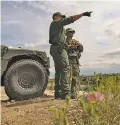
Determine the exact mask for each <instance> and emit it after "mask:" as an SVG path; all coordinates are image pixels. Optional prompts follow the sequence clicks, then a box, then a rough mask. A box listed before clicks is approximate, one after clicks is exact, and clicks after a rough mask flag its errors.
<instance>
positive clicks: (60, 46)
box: [49, 12, 91, 99]
mask: <svg viewBox="0 0 120 125" xmlns="http://www.w3.org/2000/svg"><path fill="white" fill-rule="evenodd" d="M83 16H88V17H90V16H91V12H84V13H81V14H77V15H74V16H70V17H66V16H65V15H62V14H61V13H60V12H56V13H54V14H53V21H52V22H51V24H50V28H49V43H50V44H51V47H50V55H51V56H52V57H53V61H54V65H55V99H57V98H61V99H65V98H66V96H69V95H70V89H69V83H68V77H67V76H68V71H69V60H68V55H67V51H66V49H65V48H66V47H65V42H66V38H65V29H64V26H66V25H68V24H71V23H73V22H74V21H76V20H78V19H80V18H81V17H83Z"/></svg>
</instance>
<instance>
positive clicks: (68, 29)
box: [66, 28, 75, 34]
mask: <svg viewBox="0 0 120 125" xmlns="http://www.w3.org/2000/svg"><path fill="white" fill-rule="evenodd" d="M68 32H73V34H74V33H75V30H73V29H72V28H67V29H66V34H67V33H68Z"/></svg>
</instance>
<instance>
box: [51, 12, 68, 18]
mask: <svg viewBox="0 0 120 125" xmlns="http://www.w3.org/2000/svg"><path fill="white" fill-rule="evenodd" d="M58 15H59V16H61V17H62V18H65V17H66V16H65V15H62V14H61V13H60V12H56V13H54V14H53V16H52V18H53V19H54V17H55V16H58Z"/></svg>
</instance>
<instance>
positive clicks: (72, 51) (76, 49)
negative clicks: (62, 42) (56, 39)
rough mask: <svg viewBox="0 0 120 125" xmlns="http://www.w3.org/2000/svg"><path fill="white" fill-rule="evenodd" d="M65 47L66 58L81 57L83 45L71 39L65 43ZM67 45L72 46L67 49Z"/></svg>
mask: <svg viewBox="0 0 120 125" xmlns="http://www.w3.org/2000/svg"><path fill="white" fill-rule="evenodd" d="M67 45H68V49H67V51H68V56H69V57H76V56H77V57H78V58H80V57H81V52H83V45H82V44H81V43H80V42H79V41H77V40H75V39H72V41H68V42H67ZM69 45H72V47H69Z"/></svg>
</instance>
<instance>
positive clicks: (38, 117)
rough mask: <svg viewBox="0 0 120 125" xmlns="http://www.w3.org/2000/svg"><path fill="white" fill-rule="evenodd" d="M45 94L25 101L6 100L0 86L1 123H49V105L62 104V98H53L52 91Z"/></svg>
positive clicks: (26, 124) (39, 124) (46, 124)
mask: <svg viewBox="0 0 120 125" xmlns="http://www.w3.org/2000/svg"><path fill="white" fill-rule="evenodd" d="M45 94H47V96H45V97H42V98H35V99H31V100H26V101H17V102H15V101H11V102H9V101H8V97H7V96H6V94H5V92H4V88H1V125H51V122H52V119H53V114H52V112H51V111H50V110H49V109H50V106H58V105H63V104H64V103H65V101H64V100H54V97H53V91H45Z"/></svg>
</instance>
